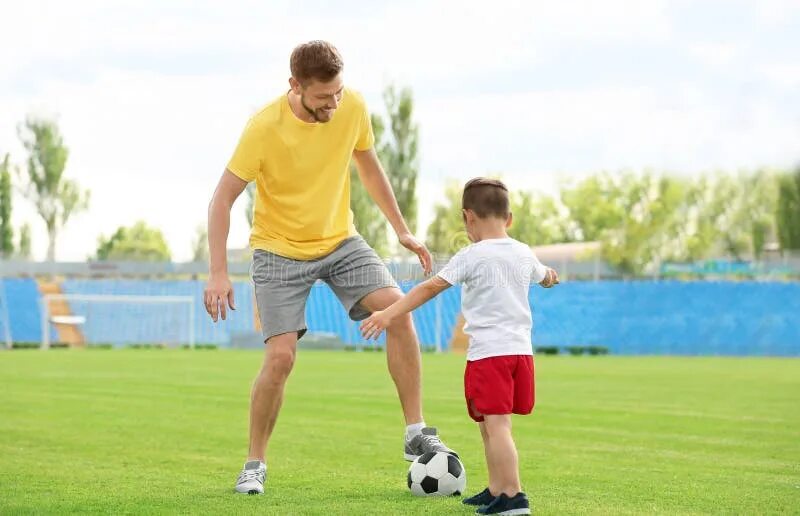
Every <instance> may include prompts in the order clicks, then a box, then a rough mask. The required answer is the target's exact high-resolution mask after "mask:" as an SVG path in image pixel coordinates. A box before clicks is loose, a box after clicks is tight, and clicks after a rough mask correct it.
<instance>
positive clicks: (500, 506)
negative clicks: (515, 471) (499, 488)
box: [475, 492, 531, 516]
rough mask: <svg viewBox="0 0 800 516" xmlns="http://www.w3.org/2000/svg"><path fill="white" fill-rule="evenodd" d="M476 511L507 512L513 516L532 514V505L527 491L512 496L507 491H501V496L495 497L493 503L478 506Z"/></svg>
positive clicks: (482, 512)
mask: <svg viewBox="0 0 800 516" xmlns="http://www.w3.org/2000/svg"><path fill="white" fill-rule="evenodd" d="M475 512H477V513H478V514H507V515H509V516H512V515H516V514H530V513H531V506H530V504H529V503H528V497H527V496H525V493H521V492H520V493H517V494H515V495H514V496H513V497H512V498H509V497H508V496H507V495H506V494H505V493H500V496H498V497H497V498H495V499H494V500H493V501H492V503H490V504H489V505H487V506H485V507H480V508H478V510H477V511H475Z"/></svg>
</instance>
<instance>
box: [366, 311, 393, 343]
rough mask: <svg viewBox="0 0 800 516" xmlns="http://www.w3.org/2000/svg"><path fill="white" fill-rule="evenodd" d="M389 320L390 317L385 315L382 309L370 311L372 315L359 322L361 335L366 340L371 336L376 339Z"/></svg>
mask: <svg viewBox="0 0 800 516" xmlns="http://www.w3.org/2000/svg"><path fill="white" fill-rule="evenodd" d="M391 322H392V321H391V319H389V318H388V317H386V316H385V315H384V314H383V311H382V310H378V311H377V312H372V315H370V316H369V317H367V318H366V319H364V322H362V323H361V335H362V336H363V337H364V338H365V339H367V340H369V339H372V338H374V339H377V338H378V337H380V336H381V333H383V330H385V329H386V327H387V326H389V323H391Z"/></svg>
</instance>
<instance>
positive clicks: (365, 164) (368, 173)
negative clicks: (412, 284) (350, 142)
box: [353, 147, 433, 274]
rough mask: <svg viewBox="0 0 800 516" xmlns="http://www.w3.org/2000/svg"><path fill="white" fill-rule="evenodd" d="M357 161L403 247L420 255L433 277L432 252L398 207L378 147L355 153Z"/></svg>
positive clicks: (368, 185)
mask: <svg viewBox="0 0 800 516" xmlns="http://www.w3.org/2000/svg"><path fill="white" fill-rule="evenodd" d="M353 158H354V159H355V161H356V168H357V169H358V177H359V178H361V183H362V184H363V185H364V188H366V190H367V193H368V194H369V196H370V197H371V198H372V200H373V201H375V204H377V205H378V208H380V210H381V212H383V214H384V215H385V216H386V219H387V220H388V221H389V224H391V225H392V228H393V229H394V231H395V233H397V239H398V240H399V241H400V244H401V245H402V246H403V247H405V248H406V249H408V250H409V251H411V252H413V253H416V255H417V256H418V257H419V262H420V264H421V265H422V268H423V270H424V271H425V274H430V272H431V269H432V266H433V260H432V258H431V253H430V252H429V251H428V249H427V248H426V247H425V245H424V244H422V243H421V242H420V241H419V240H417V239H416V237H414V235H413V234H411V231H410V230H409V229H408V226H407V225H406V221H405V219H404V218H403V214H402V213H400V207H399V206H398V205H397V199H396V198H395V196H394V192H393V191H392V185H391V184H390V183H389V178H388V177H386V173H385V172H384V171H383V167H382V166H381V162H380V160H379V159H378V155H377V154H376V152H375V148H374V147H373V148H370V149H367V150H363V151H360V150H355V151H353Z"/></svg>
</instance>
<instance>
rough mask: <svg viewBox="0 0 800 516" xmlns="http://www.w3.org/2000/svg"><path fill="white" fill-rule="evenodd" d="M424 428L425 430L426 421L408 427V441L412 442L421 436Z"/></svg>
mask: <svg viewBox="0 0 800 516" xmlns="http://www.w3.org/2000/svg"><path fill="white" fill-rule="evenodd" d="M423 428H425V421H420V422H419V423H414V424H411V425H408V426H407V427H406V441H410V440H411V439H413V438H414V437H416V436H418V435H419V434H421V433H422V429H423Z"/></svg>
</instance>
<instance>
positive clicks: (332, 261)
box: [250, 236, 397, 341]
mask: <svg viewBox="0 0 800 516" xmlns="http://www.w3.org/2000/svg"><path fill="white" fill-rule="evenodd" d="M250 275H251V278H252V281H253V285H254V287H255V292H256V305H257V306H258V315H259V317H260V319H261V332H262V333H263V335H264V340H265V341H266V340H267V339H269V338H271V337H274V336H275V335H280V334H282V333H291V332H297V334H298V338H300V337H302V336H303V334H304V333H305V332H306V315H305V314H306V300H307V299H308V295H309V293H310V292H311V287H313V286H314V283H315V282H316V281H317V280H322V281H324V282H325V283H327V284H328V286H330V288H331V290H333V292H334V293H335V294H336V297H338V298H339V301H340V302H341V303H342V305H344V308H345V310H347V313H348V315H349V316H350V318H351V319H353V320H354V321H360V320H362V319H366V318H367V317H368V316H369V314H370V313H369V312H368V311H367V310H366V309H365V308H364V307H362V306H361V305H360V304H359V301H361V299H363V298H364V296H366V295H367V294H369V293H371V292H374V291H376V290H378V289H381V288H386V287H397V282H395V280H394V278H393V277H392V275H391V273H390V272H389V269H387V268H386V265H385V264H384V263H383V261H382V260H381V259H380V258H379V257H378V255H377V254H376V253H375V251H374V250H373V249H372V248H371V247H370V246H369V245H368V244H367V242H366V241H364V239H363V238H361V237H360V236H354V237H350V238H347V239H345V240H344V241H342V243H341V244H339V247H337V248H336V249H334V250H333V251H332V252H331V253H330V254H327V255H325V256H323V257H321V258H317V259H315V260H293V259H291V258H285V257H283V256H279V255H277V254H274V253H270V252H267V251H263V250H261V249H256V250H255V251H254V252H253V264H252V267H251V269H250Z"/></svg>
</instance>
